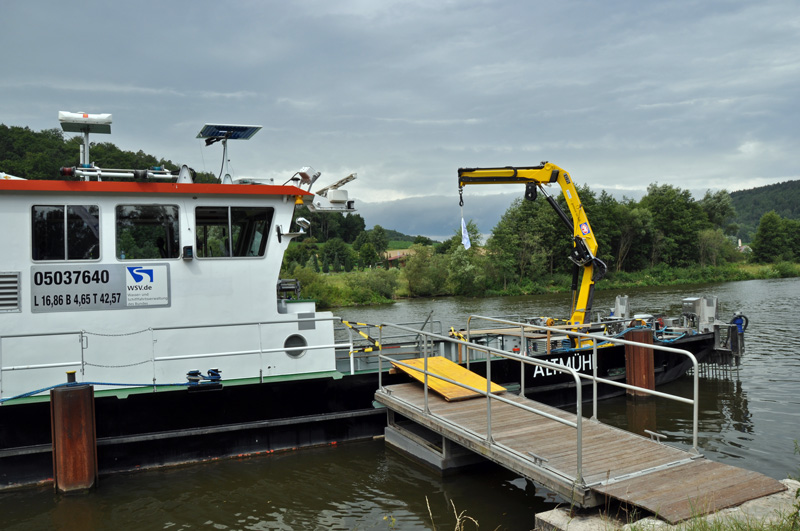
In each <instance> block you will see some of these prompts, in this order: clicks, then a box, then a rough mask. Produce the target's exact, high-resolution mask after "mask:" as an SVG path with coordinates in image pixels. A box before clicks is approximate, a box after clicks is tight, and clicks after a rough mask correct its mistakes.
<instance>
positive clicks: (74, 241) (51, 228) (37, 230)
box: [31, 205, 100, 261]
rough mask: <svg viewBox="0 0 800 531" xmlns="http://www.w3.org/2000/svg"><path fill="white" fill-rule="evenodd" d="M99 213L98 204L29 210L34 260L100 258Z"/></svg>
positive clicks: (56, 206)
mask: <svg viewBox="0 0 800 531" xmlns="http://www.w3.org/2000/svg"><path fill="white" fill-rule="evenodd" d="M99 212H100V209H99V208H98V207H97V205H66V206H65V205H35V206H34V207H33V208H32V209H31V217H32V220H31V221H32V229H33V230H32V235H33V242H32V246H31V248H32V250H33V259H34V260H37V261H40V260H97V259H98V258H100V217H99V216H100V214H99Z"/></svg>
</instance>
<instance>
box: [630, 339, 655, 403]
mask: <svg viewBox="0 0 800 531" xmlns="http://www.w3.org/2000/svg"><path fill="white" fill-rule="evenodd" d="M625 339H627V340H628V341H636V342H637V343H645V344H648V345H652V344H653V332H652V331H651V330H631V331H630V332H628V333H627V334H625ZM625 378H626V383H627V384H628V385H635V386H636V387H642V388H644V389H650V390H654V389H655V388H656V379H655V370H654V366H653V349H652V348H648V347H644V346H641V345H636V346H634V345H625ZM627 394H628V396H633V397H648V396H651V395H648V394H647V393H643V392H642V391H633V390H630V389H628V390H627Z"/></svg>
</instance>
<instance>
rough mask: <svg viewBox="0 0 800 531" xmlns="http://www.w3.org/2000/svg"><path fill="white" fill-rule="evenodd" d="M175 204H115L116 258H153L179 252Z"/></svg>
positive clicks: (160, 257)
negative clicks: (116, 205)
mask: <svg viewBox="0 0 800 531" xmlns="http://www.w3.org/2000/svg"><path fill="white" fill-rule="evenodd" d="M178 219H179V218H178V207H177V206H175V205H119V206H118V207H117V258H119V259H120V260H157V259H164V258H178V257H180V255H181V250H180V240H179V230H178V227H179V224H178Z"/></svg>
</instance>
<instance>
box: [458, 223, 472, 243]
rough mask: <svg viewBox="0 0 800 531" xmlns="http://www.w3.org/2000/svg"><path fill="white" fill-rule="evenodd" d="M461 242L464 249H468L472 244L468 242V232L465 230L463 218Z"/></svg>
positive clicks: (465, 225)
mask: <svg viewBox="0 0 800 531" xmlns="http://www.w3.org/2000/svg"><path fill="white" fill-rule="evenodd" d="M461 243H462V244H463V245H464V249H469V248H470V247H472V244H471V243H470V242H469V232H467V224H466V223H464V218H461Z"/></svg>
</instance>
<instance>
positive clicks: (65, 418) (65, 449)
mask: <svg viewBox="0 0 800 531" xmlns="http://www.w3.org/2000/svg"><path fill="white" fill-rule="evenodd" d="M74 381H75V374H74V372H73V373H72V374H69V373H68V382H74ZM50 426H51V430H52V440H53V483H54V485H55V488H56V491H57V492H65V493H66V492H75V491H81V490H87V489H91V488H92V487H94V486H95V484H96V483H97V435H96V432H95V417H94V387H93V386H91V385H75V386H68V387H57V388H55V389H51V390H50Z"/></svg>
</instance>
